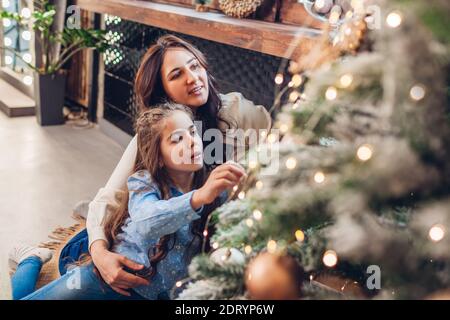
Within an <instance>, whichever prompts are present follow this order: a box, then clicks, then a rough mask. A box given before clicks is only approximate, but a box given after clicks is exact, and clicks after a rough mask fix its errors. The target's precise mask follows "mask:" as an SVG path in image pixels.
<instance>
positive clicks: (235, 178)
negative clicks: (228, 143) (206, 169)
mask: <svg viewBox="0 0 450 320" xmlns="http://www.w3.org/2000/svg"><path fill="white" fill-rule="evenodd" d="M244 176H246V173H245V170H244V168H243V167H242V166H241V165H239V164H238V163H235V162H227V163H224V164H222V165H220V166H218V167H217V168H215V169H214V170H213V171H211V174H210V175H209V177H208V180H206V182H205V184H204V185H203V187H201V188H200V189H198V190H196V191H195V192H194V194H193V195H192V199H191V205H192V208H193V209H194V210H198V209H199V208H200V207H201V206H202V205H206V204H210V203H212V202H213V201H214V200H215V199H216V198H217V197H218V196H219V195H220V194H221V193H222V192H223V191H225V190H227V189H232V188H233V187H234V186H235V185H237V184H238V183H239V181H240V180H241V178H242V177H244Z"/></svg>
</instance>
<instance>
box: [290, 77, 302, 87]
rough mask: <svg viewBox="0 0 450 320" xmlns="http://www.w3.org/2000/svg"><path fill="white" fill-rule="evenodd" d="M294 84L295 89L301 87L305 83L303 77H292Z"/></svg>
mask: <svg viewBox="0 0 450 320" xmlns="http://www.w3.org/2000/svg"><path fill="white" fill-rule="evenodd" d="M292 82H293V83H294V87H296V88H297V87H300V86H301V84H302V83H303V77H302V76H301V75H299V74H294V75H293V76H292Z"/></svg>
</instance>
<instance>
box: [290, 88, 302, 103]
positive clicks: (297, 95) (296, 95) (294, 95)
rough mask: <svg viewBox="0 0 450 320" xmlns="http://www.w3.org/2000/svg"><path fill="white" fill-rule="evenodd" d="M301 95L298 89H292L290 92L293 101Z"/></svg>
mask: <svg viewBox="0 0 450 320" xmlns="http://www.w3.org/2000/svg"><path fill="white" fill-rule="evenodd" d="M299 96H300V94H299V93H298V92H297V91H292V92H291V93H290V94H289V100H290V101H291V102H294V101H296V100H297V99H298V97H299Z"/></svg>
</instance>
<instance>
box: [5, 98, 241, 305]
mask: <svg viewBox="0 0 450 320" xmlns="http://www.w3.org/2000/svg"><path fill="white" fill-rule="evenodd" d="M136 133H137V140H138V141H137V145H138V156H137V158H136V160H135V165H134V168H133V174H132V175H131V176H130V177H129V178H128V180H127V190H128V192H127V195H128V196H126V197H124V198H123V199H122V200H121V206H120V207H119V208H118V209H117V210H115V211H114V212H113V213H111V214H110V215H108V216H107V217H106V221H105V224H104V227H103V231H104V233H105V235H106V237H107V239H108V242H109V243H110V244H111V248H110V249H111V250H112V251H113V252H117V253H120V254H122V255H123V256H125V257H127V259H130V260H133V261H136V262H139V263H141V264H142V265H144V266H145V269H143V270H140V272H139V274H140V275H141V276H142V277H145V278H147V279H149V280H150V283H148V284H147V285H143V286H139V287H137V288H134V289H133V290H132V291H131V292H130V297H129V298H130V299H139V300H141V299H152V300H155V299H169V298H171V297H170V292H171V290H172V288H174V286H175V283H176V282H177V281H179V280H182V279H184V278H185V277H186V276H187V274H188V272H187V268H188V265H189V263H190V261H191V259H192V257H193V256H195V255H196V254H197V253H199V252H200V250H201V248H202V246H203V242H204V241H205V243H206V242H207V241H206V240H207V239H203V237H202V232H203V230H204V229H205V227H206V222H207V220H208V216H209V214H210V213H211V212H212V211H213V210H214V209H215V208H216V207H217V206H218V205H220V204H221V203H223V202H224V201H225V200H226V198H227V190H231V189H232V188H233V187H234V186H235V185H237V184H238V183H239V181H240V179H241V178H242V177H244V176H245V171H244V169H243V168H242V167H241V166H239V165H238V164H231V163H230V164H228V163H227V164H222V165H220V166H218V167H216V168H215V169H214V170H213V171H212V172H211V173H210V174H209V171H208V170H207V168H206V167H205V166H204V162H203V148H202V140H201V138H200V136H199V134H198V132H197V130H196V127H195V125H194V123H193V119H192V113H191V111H190V110H189V109H187V108H185V107H183V106H181V105H178V104H173V103H169V102H166V103H164V104H162V105H160V106H155V107H154V108H152V109H150V110H147V111H145V112H143V113H142V114H141V116H140V117H139V119H138V121H137V123H136ZM205 247H206V246H205ZM43 259H45V256H44V257H41V256H40V255H39V254H36V255H34V256H27V257H19V256H18V257H16V259H15V261H16V262H17V263H18V267H17V271H16V273H15V274H14V275H13V277H12V279H11V287H12V291H13V297H14V298H15V299H23V300H44V299H45V300H47V299H48V300H55V299H62V300H74V299H76V300H80V299H81V300H112V299H120V300H124V299H125V300H126V299H128V297H125V296H123V295H120V294H119V293H117V292H115V291H114V290H113V289H112V288H110V287H108V286H105V284H104V283H103V281H102V280H101V278H100V277H98V276H97V275H96V273H95V268H94V266H93V264H92V263H91V261H90V260H89V259H87V260H85V263H83V264H82V265H81V266H78V267H75V268H74V269H72V270H71V271H70V272H69V273H66V274H65V275H64V276H62V277H61V278H58V279H56V280H54V281H52V282H51V283H49V284H47V285H46V286H44V287H42V288H40V289H39V290H37V291H35V292H33V291H34V285H35V281H36V270H34V271H33V270H32V269H31V268H30V265H33V264H35V263H37V262H39V260H41V261H42V260H43ZM26 290H30V291H28V292H27V291H26Z"/></svg>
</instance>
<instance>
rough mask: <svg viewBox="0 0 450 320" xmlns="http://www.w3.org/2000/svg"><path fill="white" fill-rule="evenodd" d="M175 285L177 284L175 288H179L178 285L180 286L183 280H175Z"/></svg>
mask: <svg viewBox="0 0 450 320" xmlns="http://www.w3.org/2000/svg"><path fill="white" fill-rule="evenodd" d="M175 285H176V286H177V288H179V287H181V286H182V285H183V282H181V281H177V282H176V283H175Z"/></svg>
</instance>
